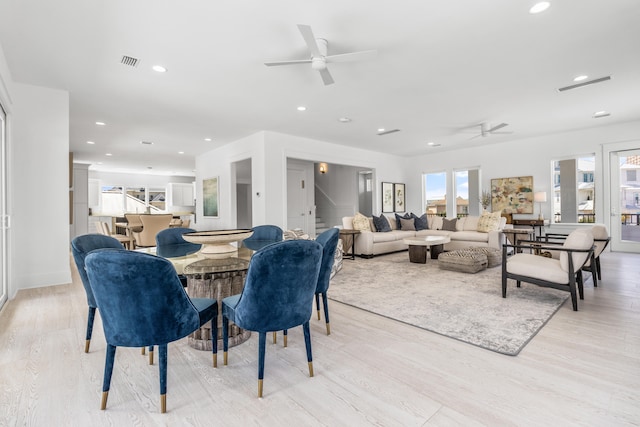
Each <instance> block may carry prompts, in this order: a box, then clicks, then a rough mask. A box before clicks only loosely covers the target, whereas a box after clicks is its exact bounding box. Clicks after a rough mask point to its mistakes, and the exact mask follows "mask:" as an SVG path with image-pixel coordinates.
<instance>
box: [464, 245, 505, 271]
mask: <svg viewBox="0 0 640 427" xmlns="http://www.w3.org/2000/svg"><path fill="white" fill-rule="evenodd" d="M469 249H471V250H472V251H476V252H478V253H481V254H485V255H486V256H487V267H489V268H491V267H497V266H499V265H502V251H501V250H500V249H496V248H484V247H474V248H469Z"/></svg>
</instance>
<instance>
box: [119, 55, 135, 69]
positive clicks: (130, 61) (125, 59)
mask: <svg viewBox="0 0 640 427" xmlns="http://www.w3.org/2000/svg"><path fill="white" fill-rule="evenodd" d="M138 62H139V60H138V58H134V57H132V56H127V55H123V56H122V59H121V60H120V63H121V64H124V65H128V66H129V67H137V66H138Z"/></svg>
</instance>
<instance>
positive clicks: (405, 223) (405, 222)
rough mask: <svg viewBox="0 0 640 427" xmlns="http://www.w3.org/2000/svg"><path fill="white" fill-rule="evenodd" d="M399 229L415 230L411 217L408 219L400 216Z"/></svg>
mask: <svg viewBox="0 0 640 427" xmlns="http://www.w3.org/2000/svg"><path fill="white" fill-rule="evenodd" d="M400 230H403V231H408V230H412V231H416V226H415V225H414V222H413V218H409V219H404V218H400Z"/></svg>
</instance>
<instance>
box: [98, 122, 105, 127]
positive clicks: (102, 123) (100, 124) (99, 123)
mask: <svg viewBox="0 0 640 427" xmlns="http://www.w3.org/2000/svg"><path fill="white" fill-rule="evenodd" d="M96 124H97V125H98V126H104V125H106V123H105V122H96Z"/></svg>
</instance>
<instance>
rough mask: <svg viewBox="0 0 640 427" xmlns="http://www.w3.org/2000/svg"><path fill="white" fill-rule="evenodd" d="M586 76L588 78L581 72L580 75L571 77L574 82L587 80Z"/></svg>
mask: <svg viewBox="0 0 640 427" xmlns="http://www.w3.org/2000/svg"><path fill="white" fill-rule="evenodd" d="M588 78H589V76H587V75H584V74H582V75H580V76H576V77H574V78H573V81H574V82H581V81H583V80H587V79H588Z"/></svg>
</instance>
